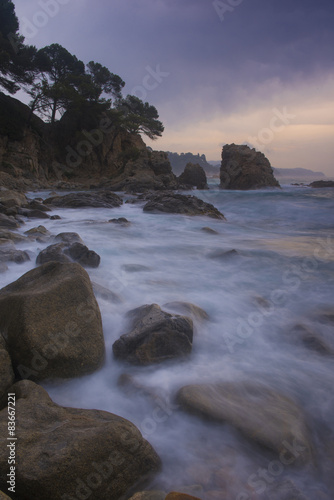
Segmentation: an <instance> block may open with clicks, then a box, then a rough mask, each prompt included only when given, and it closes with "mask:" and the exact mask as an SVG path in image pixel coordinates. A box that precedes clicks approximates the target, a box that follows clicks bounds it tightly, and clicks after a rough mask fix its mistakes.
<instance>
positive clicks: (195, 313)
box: [163, 301, 209, 321]
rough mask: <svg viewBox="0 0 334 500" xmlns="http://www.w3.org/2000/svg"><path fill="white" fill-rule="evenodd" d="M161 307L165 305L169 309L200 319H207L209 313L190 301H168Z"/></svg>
mask: <svg viewBox="0 0 334 500" xmlns="http://www.w3.org/2000/svg"><path fill="white" fill-rule="evenodd" d="M163 307H167V309H171V310H172V311H175V312H178V313H180V314H186V315H189V316H191V317H192V318H193V319H197V320H200V321H203V320H209V315H208V313H207V312H206V311H204V309H202V308H201V307H199V306H196V305H195V304H191V303H190V302H182V301H175V302H168V303H167V304H164V306H163Z"/></svg>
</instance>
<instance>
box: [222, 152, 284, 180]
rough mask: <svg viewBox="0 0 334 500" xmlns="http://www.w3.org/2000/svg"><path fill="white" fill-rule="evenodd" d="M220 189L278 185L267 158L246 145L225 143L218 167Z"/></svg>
mask: <svg viewBox="0 0 334 500" xmlns="http://www.w3.org/2000/svg"><path fill="white" fill-rule="evenodd" d="M220 187H221V188H222V189H241V190H247V189H259V188H264V187H280V185H279V182H278V181H277V180H276V179H275V177H274V173H273V169H272V167H271V165H270V162H269V160H268V159H267V158H266V157H265V156H264V154H263V153H260V152H257V151H255V149H251V148H250V147H248V146H244V145H242V146H238V145H236V144H226V145H225V146H224V147H223V152H222V162H221V167H220Z"/></svg>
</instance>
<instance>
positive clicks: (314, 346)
mask: <svg viewBox="0 0 334 500" xmlns="http://www.w3.org/2000/svg"><path fill="white" fill-rule="evenodd" d="M290 335H291V336H292V338H294V339H296V340H298V341H299V342H300V343H302V344H303V345H304V346H305V347H306V348H307V349H310V350H311V351H315V352H317V353H318V354H322V355H332V356H333V355H334V348H333V347H331V346H330V345H329V344H328V343H327V342H326V341H325V340H324V339H323V338H322V337H321V336H320V335H319V334H318V333H316V332H315V331H313V330H311V329H310V328H308V327H307V326H305V325H296V326H294V328H293V329H292V330H291V333H290Z"/></svg>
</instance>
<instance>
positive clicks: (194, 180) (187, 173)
mask: <svg viewBox="0 0 334 500" xmlns="http://www.w3.org/2000/svg"><path fill="white" fill-rule="evenodd" d="M178 181H179V183H180V184H183V185H185V186H189V187H191V188H192V187H196V188H197V189H208V183H207V178H206V173H205V171H204V169H203V167H201V166H200V165H199V164H198V163H196V164H195V163H187V165H186V166H185V169H184V171H183V172H182V174H181V175H180V176H179V177H178Z"/></svg>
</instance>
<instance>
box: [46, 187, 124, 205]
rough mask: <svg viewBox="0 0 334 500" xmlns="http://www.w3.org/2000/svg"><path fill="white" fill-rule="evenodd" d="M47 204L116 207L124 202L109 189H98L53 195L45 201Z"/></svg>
mask: <svg viewBox="0 0 334 500" xmlns="http://www.w3.org/2000/svg"><path fill="white" fill-rule="evenodd" d="M44 203H45V204H46V205H51V206H53V207H62V208H84V207H94V208H114V207H120V206H121V205H122V203H123V200H122V198H120V197H119V196H118V195H117V194H115V193H110V192H109V191H97V192H95V193H70V194H66V195H65V196H52V197H51V198H47V199H46V200H45V202H44Z"/></svg>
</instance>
